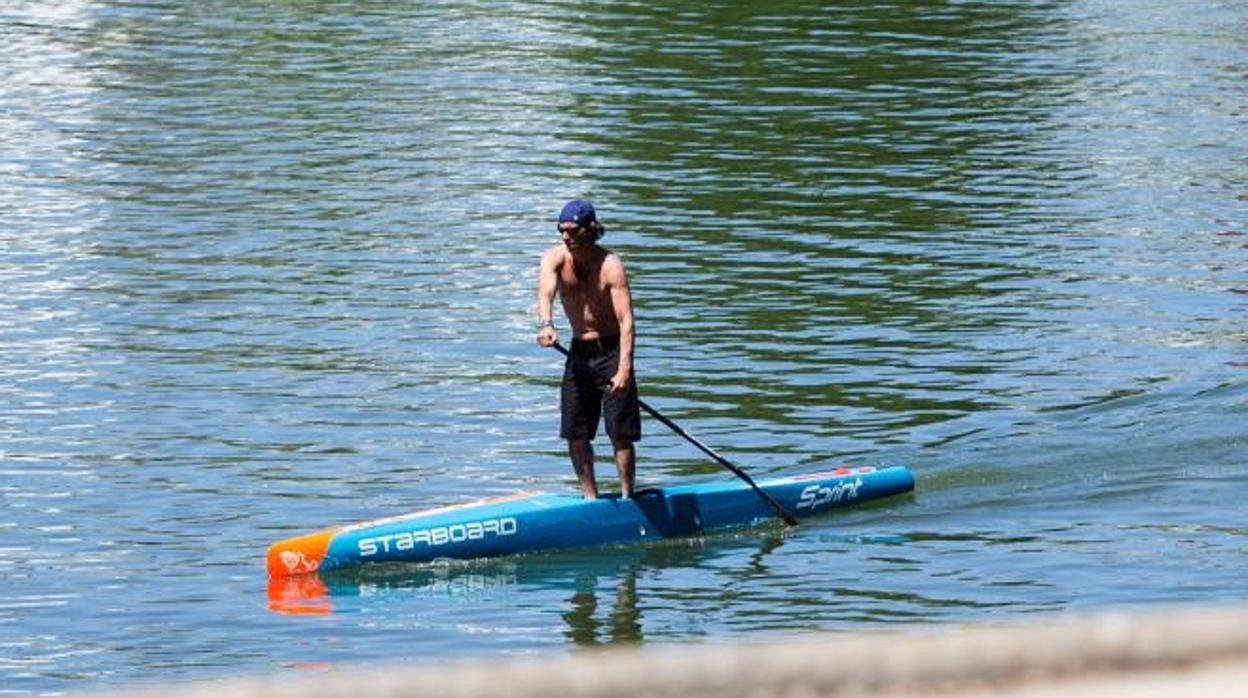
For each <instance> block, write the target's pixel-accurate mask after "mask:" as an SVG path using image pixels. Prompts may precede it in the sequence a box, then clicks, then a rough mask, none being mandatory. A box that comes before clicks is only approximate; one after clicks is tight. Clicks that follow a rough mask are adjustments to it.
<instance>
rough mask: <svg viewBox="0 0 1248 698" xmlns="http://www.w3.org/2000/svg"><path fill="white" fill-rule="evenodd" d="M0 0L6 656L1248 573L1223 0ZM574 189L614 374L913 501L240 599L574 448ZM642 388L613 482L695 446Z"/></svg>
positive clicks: (1176, 595)
mask: <svg viewBox="0 0 1248 698" xmlns="http://www.w3.org/2000/svg"><path fill="white" fill-rule="evenodd" d="M0 35H2V36H3V37H4V40H3V41H0V76H3V80H2V81H0V134H2V135H0V582H3V586H4V588H5V590H6V594H5V597H4V599H3V600H0V686H3V688H0V692H4V693H8V692H12V693H17V694H26V693H37V692H55V691H68V690H82V689H89V688H97V687H101V686H115V685H127V684H132V683H149V682H165V681H174V680H185V679H192V678H206V677H216V676H226V675H236V674H241V673H248V674H250V673H263V672H269V671H273V670H279V669H288V668H296V667H308V666H323V665H326V664H328V665H337V664H354V663H381V662H389V661H398V662H439V661H446V660H450V659H458V658H462V657H497V656H512V655H517V654H520V655H523V654H535V653H540V654H549V653H564V652H573V651H577V650H579V649H580V648H582V647H586V646H599V645H605V644H613V643H624V644H635V643H645V644H650V645H665V644H671V645H677V644H681V645H683V644H688V643H691V642H692V643H727V642H766V641H772V640H776V639H789V638H792V637H794V636H801V635H803V634H806V633H812V632H819V631H840V630H854V629H862V628H874V627H878V626H880V625H885V624H893V623H900V622H906V623H937V622H942V621H974V620H985V619H997V618H1003V617H1013V616H1021V615H1027V614H1035V613H1049V612H1063V611H1072V610H1074V611H1077V610H1086V609H1097V608H1108V607H1114V608H1117V607H1144V606H1153V605H1159V604H1171V603H1182V604H1187V603H1210V602H1225V601H1234V600H1239V599H1241V598H1243V597H1244V595H1245V591H1246V586H1245V579H1248V577H1246V576H1245V574H1244V559H1245V558H1244V555H1245V552H1246V551H1248V542H1246V541H1248V538H1246V537H1245V532H1246V531H1248V528H1246V525H1245V517H1244V508H1243V501H1244V499H1245V496H1246V495H1248V458H1246V457H1245V452H1246V447H1248V427H1246V425H1248V420H1246V419H1245V416H1246V415H1248V375H1246V369H1248V348H1246V346H1248V345H1246V340H1248V331H1246V330H1245V322H1244V319H1245V316H1246V313H1245V311H1248V281H1246V280H1245V269H1248V178H1246V177H1245V175H1244V173H1245V164H1246V159H1245V152H1248V151H1246V146H1248V136H1245V134H1248V124H1246V123H1245V122H1246V121H1248V116H1246V112H1245V111H1244V105H1245V104H1248V89H1246V88H1245V84H1246V83H1245V80H1244V78H1245V76H1246V75H1248V41H1246V40H1245V37H1248V12H1245V10H1244V8H1243V7H1241V6H1239V5H1237V4H1234V3H1225V4H1221V5H1218V4H1214V5H1204V6H1199V7H1196V6H1193V5H1191V4H1188V3H1177V4H1176V3H1169V4H1168V3H1162V2H1145V1H1142V0H1141V1H1131V2H1116V3H1105V2H1038V3H1032V2H1028V3H1014V2H1004V3H1002V2H974V1H973V2H956V3H949V2H892V3H878V2H873V3H857V2H850V3H838V4H836V5H826V6H821V5H818V4H815V5H813V6H812V4H811V3H767V4H744V5H743V4H740V3H709V4H707V3H704V4H700V5H680V4H675V5H670V6H666V5H659V6H649V5H645V4H633V3H573V2H536V3H524V2H522V3H504V2H486V3H460V2H439V3H413V4H410V5H404V4H395V3H381V2H350V3H348V2H312V3H276V4H267V5H251V4H245V3H243V4H240V3H225V2H208V3H173V2H150V3H118V2H108V1H105V2H95V3H84V2H68V3H56V4H54V5H53V4H44V3H37V2H20V1H11V2H2V1H0ZM573 196H585V197H589V198H591V199H593V201H594V202H595V203H596V204H597V206H598V209H599V211H600V213H601V215H602V218H603V220H604V223H605V224H606V227H607V231H608V232H607V235H606V237H605V238H604V240H603V242H604V244H607V245H608V246H610V247H612V248H613V249H615V250H616V251H617V252H619V253H620V254H621V255H622V256H623V258H624V259H625V262H626V264H627V265H628V268H629V271H630V274H631V279H632V287H633V293H634V296H635V301H636V306H637V313H638V329H639V335H638V336H639V339H638V350H637V354H638V358H637V364H638V372H639V376H640V380H641V385H642V391H643V395H644V397H645V398H646V399H647V400H648V401H649V402H651V403H652V404H654V405H655V406H656V407H658V408H659V409H660V410H663V411H664V412H665V413H667V414H669V415H670V416H672V417H673V418H675V419H676V420H677V421H679V422H680V423H681V424H683V425H684V426H686V427H687V428H689V429H690V430H691V431H693V432H694V433H696V434H697V435H699V436H700V437H701V438H702V439H703V440H705V441H707V442H708V443H710V444H712V445H713V446H714V447H715V448H717V449H719V450H720V451H722V452H724V453H725V454H728V455H729V456H731V457H732V458H733V459H734V460H735V461H736V462H738V463H740V464H741V465H743V466H745V467H747V468H749V469H750V471H751V472H753V473H755V474H756V475H766V474H789V473H798V472H803V471H809V470H814V469H818V468H824V467H827V466H829V465H833V464H840V463H849V464H853V465H881V464H888V463H904V464H907V465H909V466H910V467H911V468H912V470H913V471H914V472H915V474H916V476H917V478H918V491H917V494H916V495H915V496H914V497H912V498H903V499H900V500H894V501H891V502H888V503H885V504H883V505H881V506H874V507H869V508H864V509H860V510H851V511H848V512H845V513H843V514H838V515H834V516H830V517H826V518H822V519H819V520H816V521H814V522H812V523H810V524H807V525H803V526H801V527H800V528H798V529H796V530H794V531H781V530H778V529H765V530H760V531H751V532H746V533H741V534H736V535H731V536H720V537H712V538H707V539H700V540H693V541H684V542H676V543H670V544H664V545H661V546H658V547H657V548H653V549H651V548H626V549H612V550H606V551H589V552H577V553H563V554H556V555H547V556H531V557H522V558H516V559H511V560H503V561H495V562H488V563H475V564H469V565H459V566H448V567H437V568H422V569H410V568H407V569H404V568H400V569H385V570H375V571H367V572H364V573H361V574H349V575H345V576H339V577H336V578H332V579H328V580H325V583H326V585H327V590H328V591H329V594H328V595H327V596H326V597H324V598H323V601H324V605H323V606H322V607H320V609H319V610H321V611H324V613H322V614H320V615H286V614H282V613H275V612H273V611H271V610H270V609H269V605H268V598H267V595H266V583H265V578H264V570H263V561H262V555H263V551H264V548H265V547H266V546H267V545H268V544H269V543H270V542H272V541H273V540H276V539H278V538H282V537H286V536H289V535H294V534H296V533H300V532H304V531H309V530H312V529H316V528H320V527H323V526H327V525H331V524H336V523H348V522H352V521H358V520H361V519H365V518H372V517H376V516H381V515H388V514H397V513H402V512H406V511H411V510H414V509H420V508H425V507H431V506H438V505H444V504H451V503H457V502H463V501H466V500H470V499H475V498H479V497H482V496H489V495H497V494H505V493H509V492H512V491H515V490H517V489H546V490H556V491H574V478H573V477H572V473H571V468H570V467H569V466H568V465H567V463H566V458H565V456H564V454H563V444H562V443H561V442H560V441H559V440H558V438H557V420H558V416H557V403H556V395H557V393H556V383H557V379H558V374H559V370H560V368H559V357H558V356H556V355H555V354H554V353H553V352H549V351H543V350H541V349H539V348H538V347H537V346H536V345H535V344H534V343H533V340H532V335H533V329H532V322H533V319H534V291H535V289H534V284H535V281H536V264H537V257H538V255H539V254H540V251H541V250H542V249H544V248H545V247H546V246H548V245H550V244H553V243H555V242H556V241H557V238H556V236H555V234H554V227H553V223H554V217H555V214H556V212H557V210H558V208H559V206H560V205H561V204H562V202H563V201H564V200H565V199H567V198H570V197H573ZM563 326H564V327H565V328H566V324H564V325H563ZM645 429H646V435H645V437H644V439H643V441H642V443H641V444H640V446H639V449H640V480H641V481H642V483H643V484H668V483H678V482H694V481H703V480H711V479H716V478H723V477H726V475H725V474H724V473H723V472H722V471H721V470H720V469H719V467H718V466H717V465H716V464H714V463H713V462H709V461H707V460H706V459H704V458H702V457H701V456H700V455H699V454H698V453H697V452H696V451H694V450H693V449H692V448H691V447H689V446H688V445H687V444H685V443H684V442H683V441H681V440H680V439H678V438H676V437H674V436H672V435H670V434H668V433H665V430H664V429H663V428H662V426H661V425H659V424H658V423H655V422H647V423H646V425H645ZM600 470H601V471H602V472H610V470H611V468H610V467H609V465H608V464H606V463H605V462H604V463H603V464H602V466H600ZM604 480H605V481H606V482H610V478H604Z"/></svg>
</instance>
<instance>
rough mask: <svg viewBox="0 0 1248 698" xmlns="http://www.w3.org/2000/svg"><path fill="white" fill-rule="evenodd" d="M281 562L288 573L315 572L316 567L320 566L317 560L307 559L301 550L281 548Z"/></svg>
mask: <svg viewBox="0 0 1248 698" xmlns="http://www.w3.org/2000/svg"><path fill="white" fill-rule="evenodd" d="M281 558H282V564H283V565H286V571H287V572H289V573H290V574H304V573H305V572H315V571H316V568H318V567H320V566H321V563H320V562H319V561H318V560H309V559H308V558H307V557H305V556H304V554H303V553H301V552H295V551H291V550H283V551H282V553H281Z"/></svg>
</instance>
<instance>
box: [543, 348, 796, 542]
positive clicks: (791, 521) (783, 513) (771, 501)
mask: <svg viewBox="0 0 1248 698" xmlns="http://www.w3.org/2000/svg"><path fill="white" fill-rule="evenodd" d="M551 346H553V347H554V348H555V350H556V351H558V352H559V353H560V354H563V355H564V356H566V357H568V358H569V359H571V360H572V361H573V363H575V364H576V365H577V366H578V367H581V368H588V367H586V366H584V364H583V362H582V361H580V359H578V358H577V357H576V356H573V355H572V353H571V352H569V351H568V349H567V347H564V346H563V345H562V344H560V343H559V342H555V343H553V344H552V345H551ZM637 404H638V405H639V406H640V407H641V409H643V410H645V411H646V412H647V413H648V414H649V415H650V416H651V417H654V418H655V419H657V420H659V421H660V422H662V423H663V425H664V426H666V427H667V428H668V429H671V430H672V431H674V432H676V434H677V435H679V436H681V437H682V438H684V439H685V440H686V441H688V442H689V443H691V444H693V445H694V446H696V447H697V448H698V450H700V451H702V452H703V453H705V454H706V455H708V456H710V457H711V458H713V459H715V461H716V462H717V463H719V464H720V465H722V466H724V467H725V468H727V469H728V471H729V472H731V473H732V474H733V475H736V476H737V477H738V478H741V480H743V481H744V482H745V484H747V485H749V486H750V489H752V490H754V491H755V492H756V493H757V494H758V496H759V497H761V498H762V499H763V501H765V502H766V503H767V504H768V505H769V506H771V508H772V509H774V510H775V512H776V514H778V515H779V516H780V520H781V521H784V523H786V524H788V525H789V526H796V525H797V519H795V518H793V515H792V514H790V513H789V512H788V511H787V510H786V509H785V508H784V505H783V504H781V503H780V502H778V501H776V498H775V497H773V496H771V495H770V494H768V493H767V491H766V490H764V489H763V488H761V487H759V486H758V483H756V482H754V478H752V477H750V476H749V474H748V473H746V472H745V471H744V470H742V469H741V468H740V467H738V466H737V465H735V464H734V463H732V461H729V460H728V459H727V458H725V457H723V456H722V455H720V454H719V453H717V452H716V451H715V449H713V448H711V447H710V446H707V445H706V444H704V443H702V441H701V440H700V439H698V438H697V437H696V436H694V435H693V434H690V433H689V432H687V431H685V430H684V428H682V427H681V426H680V425H679V424H677V423H676V422H673V421H672V420H671V419H668V417H667V416H666V415H664V414H663V413H662V412H659V411H658V410H656V409H654V408H653V407H651V406H650V405H649V404H647V403H646V401H645V400H642V399H641V398H637Z"/></svg>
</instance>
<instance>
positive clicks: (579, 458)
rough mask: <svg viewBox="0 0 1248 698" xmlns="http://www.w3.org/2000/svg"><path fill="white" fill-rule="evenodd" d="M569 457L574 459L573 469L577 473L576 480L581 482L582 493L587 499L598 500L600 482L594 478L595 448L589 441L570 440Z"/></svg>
mask: <svg viewBox="0 0 1248 698" xmlns="http://www.w3.org/2000/svg"><path fill="white" fill-rule="evenodd" d="M568 456H569V457H571V458H572V469H573V470H575V471H576V479H577V480H580V482H581V492H584V493H585V499H597V498H598V481H597V480H596V479H595V478H594V447H593V445H592V444H591V443H590V442H589V439H568Z"/></svg>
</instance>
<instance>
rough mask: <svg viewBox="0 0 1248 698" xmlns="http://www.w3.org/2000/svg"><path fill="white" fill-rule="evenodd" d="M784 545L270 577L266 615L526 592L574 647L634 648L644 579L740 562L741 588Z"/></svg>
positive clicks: (676, 545)
mask: <svg viewBox="0 0 1248 698" xmlns="http://www.w3.org/2000/svg"><path fill="white" fill-rule="evenodd" d="M785 540H786V538H785V535H784V532H783V531H780V530H769V529H768V528H760V529H757V530H756V531H754V532H752V533H749V534H740V535H731V536H709V537H704V538H697V539H684V540H668V541H659V542H656V543H654V544H651V545H632V546H611V547H604V548H598V549H591V550H573V551H565V552H557V553H550V554H542V555H521V556H515V557H511V558H506V559H494V560H470V561H445V562H441V563H436V564H418V565H409V564H378V565H366V566H362V567H359V568H355V569H350V570H331V571H328V572H322V573H320V574H316V575H304V576H300V577H292V578H281V579H271V580H270V581H269V586H268V608H269V610H270V611H272V612H274V613H278V614H282V615H295V616H298V615H314V616H315V615H332V614H341V613H350V612H354V611H353V609H357V603H358V602H359V601H360V600H366V601H367V603H368V604H369V605H370V606H371V607H385V606H386V605H387V601H394V600H396V599H397V600H400V601H401V600H403V599H409V600H410V597H419V598H421V599H422V600H423V601H424V602H425V603H429V604H439V603H449V604H458V603H469V604H472V603H481V604H491V603H494V602H495V601H496V600H497V597H498V596H499V595H500V594H506V595H508V596H510V597H513V598H519V597H523V596H525V595H531V596H533V597H534V598H539V599H542V600H546V601H550V602H551V603H553V604H555V606H557V613H558V617H559V618H560V619H561V621H562V626H563V628H562V634H563V636H564V637H565V638H566V639H567V640H568V641H569V642H571V643H573V644H575V645H577V646H581V647H594V646H599V645H612V644H621V643H624V644H629V643H640V642H642V641H643V640H645V630H644V628H645V620H646V618H645V613H644V607H645V602H646V600H647V599H648V598H649V599H652V598H654V595H655V593H656V590H655V589H653V588H651V587H650V586H648V585H647V583H646V578H647V575H678V576H679V575H681V574H687V573H691V572H696V571H697V570H698V569H700V568H702V567H703V566H704V565H706V564H707V563H709V562H712V561H714V560H718V559H722V558H725V557H726V556H730V557H731V559H733V560H738V561H740V562H741V564H739V565H736V564H734V566H733V568H732V569H731V570H729V571H728V572H727V574H728V576H729V578H730V580H731V583H732V584H733V585H748V584H749V582H750V581H751V580H752V579H756V578H759V577H760V576H761V577H766V576H767V575H768V574H770V570H769V569H768V567H767V559H768V557H769V556H770V555H771V554H772V553H773V552H775V551H777V550H778V549H779V548H780V547H781V546H782V545H783V544H784V542H785ZM691 598H692V597H691ZM517 605H525V604H523V603H519V604H517Z"/></svg>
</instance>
